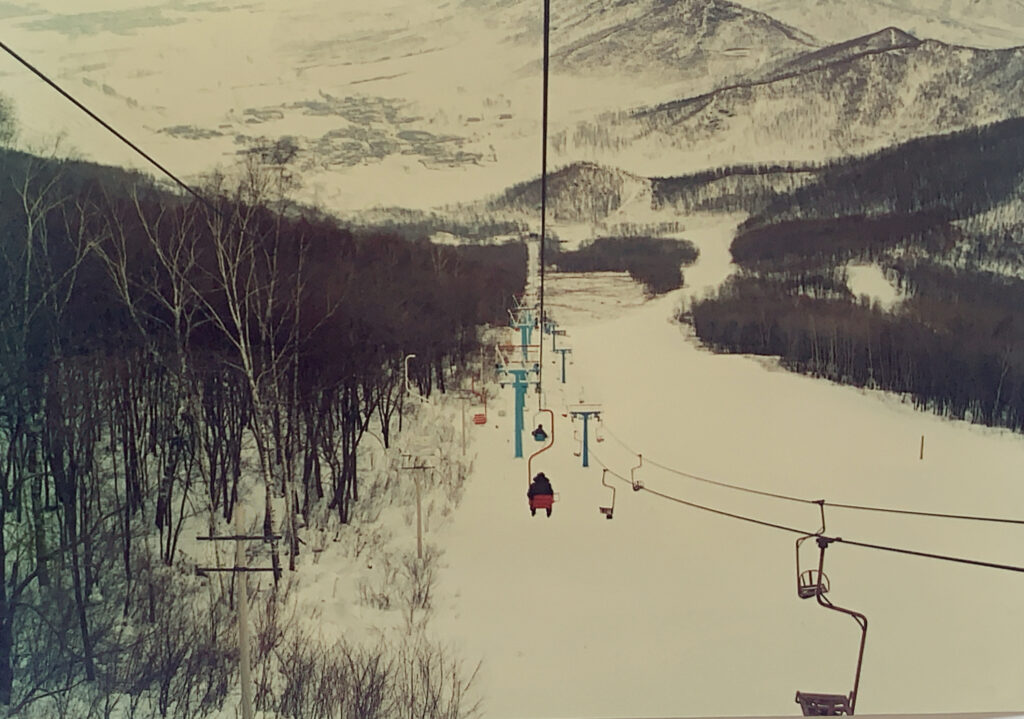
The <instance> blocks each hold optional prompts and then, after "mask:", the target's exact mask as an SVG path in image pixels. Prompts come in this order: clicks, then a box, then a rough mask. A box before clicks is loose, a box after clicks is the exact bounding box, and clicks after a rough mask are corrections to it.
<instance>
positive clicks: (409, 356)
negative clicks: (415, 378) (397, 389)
mask: <svg viewBox="0 0 1024 719" xmlns="http://www.w3.org/2000/svg"><path fill="white" fill-rule="evenodd" d="M415 356H416V355H414V354H407V355H406V356H405V393H406V394H409V360H411V359H412V358H413V357H415Z"/></svg>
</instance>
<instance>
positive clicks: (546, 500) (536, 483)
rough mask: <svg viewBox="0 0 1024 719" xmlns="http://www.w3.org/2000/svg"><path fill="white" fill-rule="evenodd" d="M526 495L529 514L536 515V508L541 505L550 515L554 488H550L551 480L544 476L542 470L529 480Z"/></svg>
mask: <svg viewBox="0 0 1024 719" xmlns="http://www.w3.org/2000/svg"><path fill="white" fill-rule="evenodd" d="M526 496H527V497H529V499H530V514H531V515H536V514H537V508H538V507H543V508H544V509H545V510H547V514H548V516H549V517H550V516H551V502H552V500H553V499H554V496H555V490H553V489H552V488H551V482H550V480H548V478H547V477H545V476H544V473H543V472H540V473H538V474H537V476H536V477H534V478H533V481H532V482H530V488H529V489H528V490H527V491H526Z"/></svg>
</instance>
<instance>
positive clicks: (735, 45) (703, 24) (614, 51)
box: [551, 0, 820, 84]
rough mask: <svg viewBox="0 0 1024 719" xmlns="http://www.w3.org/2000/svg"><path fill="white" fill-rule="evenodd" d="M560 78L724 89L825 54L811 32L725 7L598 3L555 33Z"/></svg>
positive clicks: (700, 0) (688, 2)
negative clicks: (812, 52)
mask: <svg viewBox="0 0 1024 719" xmlns="http://www.w3.org/2000/svg"><path fill="white" fill-rule="evenodd" d="M551 33H552V42H553V43H554V44H555V50H554V52H553V55H552V67H553V68H554V70H555V71H556V72H569V73H572V74H576V75H607V74H623V73H625V74H628V75H630V76H633V77H636V76H640V77H642V78H645V79H647V80H648V81H652V80H659V81H661V82H666V83H667V82H673V81H677V80H679V79H682V80H687V81H690V82H698V83H700V82H702V83H703V84H707V83H708V82H718V83H721V82H724V81H726V80H727V79H729V78H733V77H738V76H742V75H744V74H746V73H747V72H749V71H750V70H752V69H754V68H757V67H760V66H762V65H765V64H769V63H776V62H778V61H779V60H781V59H787V58H792V57H794V56H796V55H797V54H800V53H803V52H806V51H807V50H808V49H809V48H817V47H819V46H820V43H818V42H817V41H815V39H814V38H812V37H810V36H809V35H807V34H806V33H803V32H800V31H799V30H797V29H795V28H793V27H789V26H787V25H785V24H783V23H780V22H778V21H776V20H774V19H772V18H771V17H769V16H767V15H764V14H763V13H759V12H752V11H750V10H748V9H746V8H744V7H741V6H740V5H736V4H735V3H731V2H726V1H725V0H671V1H665V0H645V1H644V2H636V3H630V4H628V5H626V6H623V5H622V4H621V3H616V4H612V5H609V4H607V3H604V2H599V1H598V0H591V2H589V3H585V4H582V5H577V6H573V10H572V12H571V14H570V15H569V16H568V17H565V18H563V19H562V20H561V22H560V23H559V24H558V25H556V26H554V27H553V28H552V31H551Z"/></svg>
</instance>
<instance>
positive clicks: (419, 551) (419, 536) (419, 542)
mask: <svg viewBox="0 0 1024 719" xmlns="http://www.w3.org/2000/svg"><path fill="white" fill-rule="evenodd" d="M418 473H419V469H418V468H417V469H414V470H413V475H412V476H413V479H414V480H415V481H416V557H417V558H418V559H420V560H422V559H423V511H422V507H421V504H420V475H419V474H418Z"/></svg>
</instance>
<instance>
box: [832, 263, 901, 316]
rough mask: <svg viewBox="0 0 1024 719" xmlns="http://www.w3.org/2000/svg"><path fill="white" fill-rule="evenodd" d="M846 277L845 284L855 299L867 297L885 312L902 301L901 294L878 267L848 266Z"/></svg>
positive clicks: (868, 265) (866, 265) (864, 265)
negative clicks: (862, 296)
mask: <svg viewBox="0 0 1024 719" xmlns="http://www.w3.org/2000/svg"><path fill="white" fill-rule="evenodd" d="M846 275H847V284H848V285H849V287H850V291H851V292H853V294H854V296H855V297H860V296H861V295H867V296H868V297H870V298H871V300H872V301H873V302H878V303H879V305H881V306H882V307H883V308H884V309H887V310H888V309H892V307H893V306H894V305H895V304H896V303H897V302H900V301H901V300H902V299H903V294H902V293H901V292H900V290H898V289H897V288H896V287H895V286H894V285H893V283H892V282H890V281H889V279H888V278H887V277H886V276H885V273H884V272H882V269H881V268H880V267H879V266H878V265H870V264H850V265H847V266H846Z"/></svg>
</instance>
